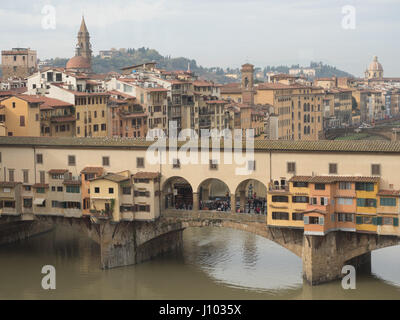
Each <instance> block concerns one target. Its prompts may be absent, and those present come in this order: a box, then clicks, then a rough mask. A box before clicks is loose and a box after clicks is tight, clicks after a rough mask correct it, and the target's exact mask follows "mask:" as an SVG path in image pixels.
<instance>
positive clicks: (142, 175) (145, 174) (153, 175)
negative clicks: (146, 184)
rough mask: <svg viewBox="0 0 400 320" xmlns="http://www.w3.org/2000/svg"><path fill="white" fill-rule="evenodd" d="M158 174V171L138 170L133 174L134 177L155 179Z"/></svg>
mask: <svg viewBox="0 0 400 320" xmlns="http://www.w3.org/2000/svg"><path fill="white" fill-rule="evenodd" d="M159 176H160V174H159V173H158V172H138V173H136V174H134V175H133V177H134V178H136V179H156V178H158V177H159Z"/></svg>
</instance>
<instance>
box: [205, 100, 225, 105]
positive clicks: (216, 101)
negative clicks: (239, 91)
mask: <svg viewBox="0 0 400 320" xmlns="http://www.w3.org/2000/svg"><path fill="white" fill-rule="evenodd" d="M206 103H208V104H224V103H225V104H226V103H229V102H228V101H225V100H208V101H206Z"/></svg>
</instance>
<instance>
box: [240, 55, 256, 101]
mask: <svg viewBox="0 0 400 320" xmlns="http://www.w3.org/2000/svg"><path fill="white" fill-rule="evenodd" d="M241 73H242V100H243V101H242V102H243V103H246V104H250V105H253V104H254V66H253V65H252V64H250V63H246V64H244V65H242V69H241Z"/></svg>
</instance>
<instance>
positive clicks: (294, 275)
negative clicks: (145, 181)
mask: <svg viewBox="0 0 400 320" xmlns="http://www.w3.org/2000/svg"><path fill="white" fill-rule="evenodd" d="M44 265H53V266H55V268H56V272H57V274H56V275H57V288H56V290H53V291H45V290H43V289H42V288H41V279H42V277H43V276H44V275H42V274H41V269H42V267H43V266H44ZM301 269H302V265H301V260H300V259H299V258H298V257H296V256H295V255H293V254H292V253H290V252H289V251H287V250H285V249H283V248H282V247H279V246H278V245H276V244H274V243H273V242H271V241H269V240H266V239H264V238H261V237H258V236H255V235H253V234H248V233H245V232H241V231H236V230H229V229H222V228H221V229H220V228H201V229H195V228H193V229H188V230H185V232H184V248H183V250H182V251H181V252H178V253H171V254H169V255H167V256H164V257H161V258H158V259H155V260H152V261H149V262H146V263H144V264H141V265H137V266H129V267H123V268H117V269H113V270H105V271H104V270H101V269H99V248H98V246H97V245H96V244H95V243H94V242H92V241H91V240H89V239H88V238H87V237H86V236H85V235H81V234H79V233H78V232H77V231H74V230H71V229H70V228H58V229H56V230H54V231H52V232H50V233H47V234H44V235H41V236H37V237H34V238H32V239H29V240H26V241H23V242H20V243H17V244H12V245H8V246H2V247H0V299H400V247H392V248H386V249H382V250H379V251H376V252H373V254H372V274H371V275H358V276H357V289H356V290H344V289H342V287H341V283H340V281H336V282H332V283H328V284H325V285H321V286H316V287H310V286H309V285H307V284H305V283H303V280H302V277H301Z"/></svg>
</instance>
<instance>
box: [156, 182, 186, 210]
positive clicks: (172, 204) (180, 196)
mask: <svg viewBox="0 0 400 320" xmlns="http://www.w3.org/2000/svg"><path fill="white" fill-rule="evenodd" d="M162 190H163V207H164V208H165V209H178V210H192V209H193V189H192V186H191V185H190V183H189V182H188V181H187V180H186V179H185V178H182V177H171V178H169V179H168V180H167V181H165V183H164V185H163V189H162Z"/></svg>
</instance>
